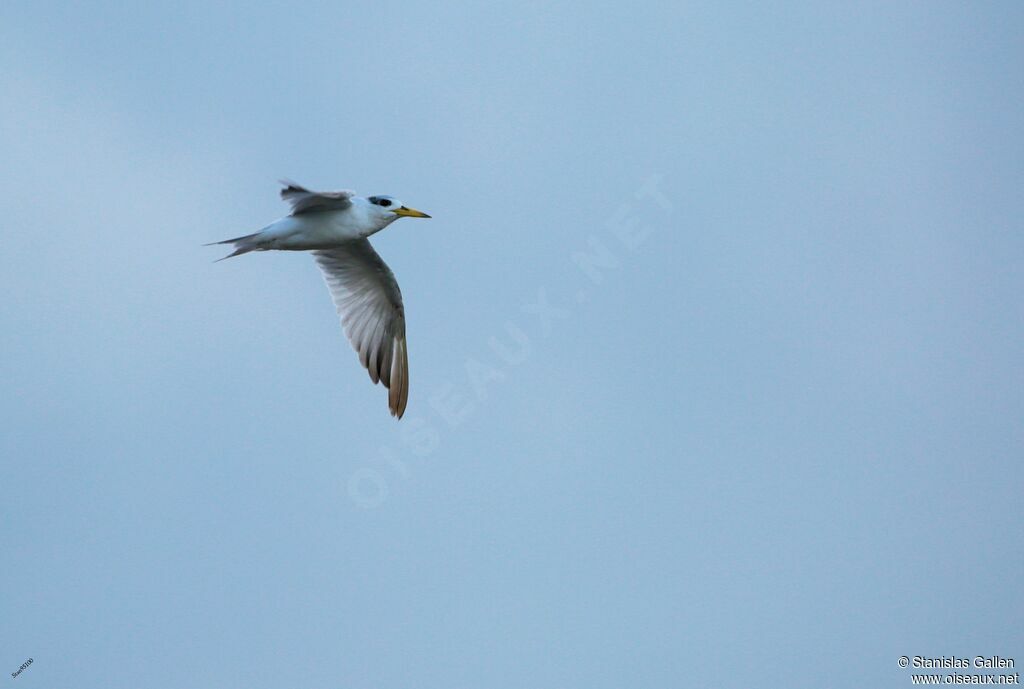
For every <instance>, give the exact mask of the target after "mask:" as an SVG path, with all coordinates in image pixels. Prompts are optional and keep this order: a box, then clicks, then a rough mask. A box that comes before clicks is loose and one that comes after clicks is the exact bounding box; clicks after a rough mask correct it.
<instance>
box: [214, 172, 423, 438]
mask: <svg viewBox="0 0 1024 689" xmlns="http://www.w3.org/2000/svg"><path fill="white" fill-rule="evenodd" d="M283 184H284V185H285V188H284V189H282V190H281V197H282V198H284V199H285V200H286V201H288V202H289V203H290V204H291V205H292V213H291V214H290V215H286V216H285V217H283V218H281V219H279V220H277V221H275V222H273V223H271V224H270V225H267V226H266V227H264V228H263V229H262V230H260V231H259V232H256V233H254V234H250V235H246V236H244V237H236V238H234V239H227V240H224V241H222V242H215V243H216V244H233V245H234V247H235V251H234V252H233V253H231V254H228V255H227V256H225V257H224V258H231V257H232V256H238V255H240V254H246V253H249V252H250V251H273V250H277V251H312V252H313V255H314V256H315V257H316V261H317V264H318V265H319V266H320V269H321V270H322V271H323V274H324V278H325V280H326V281H327V286H328V288H329V289H330V291H331V296H332V298H333V299H334V304H335V306H336V307H337V310H338V314H339V315H340V316H341V319H342V325H343V326H344V328H345V333H346V334H347V335H348V338H349V341H350V342H351V343H352V346H353V347H354V348H355V350H356V351H357V352H358V353H359V360H360V362H361V363H362V364H363V366H364V367H366V370H367V371H368V372H369V374H370V379H371V380H372V381H373V382H374V383H376V382H378V381H379V382H382V383H383V384H384V386H385V387H387V388H389V395H388V406H389V407H390V409H391V413H392V415H394V416H397V417H399V418H401V416H402V414H403V413H404V412H405V406H406V403H407V401H408V397H409V372H408V368H409V358H408V351H407V349H406V340H405V310H404V307H403V305H402V293H401V291H400V290H399V289H398V283H397V282H396V281H395V276H394V274H393V273H392V272H391V269H389V268H388V266H387V264H386V263H384V261H383V260H382V259H381V257H380V256H379V255H377V252H376V251H374V250H373V247H372V246H370V242H369V241H367V237H369V236H370V235H372V234H375V233H377V232H380V231H381V230H383V229H384V228H385V227H387V226H388V225H390V224H391V223H393V222H394V221H395V220H397V219H398V218H400V217H402V216H408V217H414V218H429V217H430V216H429V215H427V214H425V213H421V212H420V211H417V210H415V209H412V208H408V207H406V206H403V205H402V204H401V203H400V202H399V201H396V200H395V199H393V198H391V197H389V196H371V197H368V198H363V197H359V196H356V195H355V192H352V191H337V192H314V191H310V190H308V189H305V188H304V187H300V186H299V185H297V184H294V183H291V182H283ZM221 260H223V259H221Z"/></svg>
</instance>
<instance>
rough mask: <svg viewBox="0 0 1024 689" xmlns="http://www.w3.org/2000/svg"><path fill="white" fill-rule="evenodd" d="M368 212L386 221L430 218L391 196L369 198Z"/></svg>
mask: <svg viewBox="0 0 1024 689" xmlns="http://www.w3.org/2000/svg"><path fill="white" fill-rule="evenodd" d="M366 200H367V201H369V202H370V210H371V212H372V213H374V214H375V215H377V216H379V217H380V218H382V219H386V220H388V221H391V220H398V218H401V217H408V218H429V217H430V216H429V215H427V214H426V213H424V212H422V211H418V210H416V209H415V208H410V207H409V206H406V205H405V204H403V203H402V202H401V201H399V200H398V199H396V198H395V197H393V196H370V197H367V199H366Z"/></svg>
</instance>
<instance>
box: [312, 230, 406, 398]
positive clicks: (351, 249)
mask: <svg viewBox="0 0 1024 689" xmlns="http://www.w3.org/2000/svg"><path fill="white" fill-rule="evenodd" d="M313 256H314V257H315V258H316V262H317V265H319V266H320V270H321V271H323V274H324V280H325V281H326V282H327V288H328V289H329V290H330V292H331V298H332V299H333V300H334V305H335V307H336V308H337V310H338V314H339V315H340V316H341V322H342V326H343V327H344V329H345V334H346V335H347V336H348V339H349V342H351V343H352V348H353V349H355V350H356V352H357V353H358V355H359V362H360V363H361V364H362V365H363V367H364V368H366V370H367V372H368V373H369V375H370V380H372V381H373V382H374V383H377V382H380V383H383V384H384V386H385V387H387V388H388V389H389V391H388V407H389V408H390V409H391V414H392V416H397V417H398V418H402V414H404V413H405V407H406V405H407V404H408V401H409V354H408V350H407V349H406V342H405V309H404V307H403V306H402V293H401V291H400V290H399V289H398V282H397V281H396V280H395V275H394V273H392V272H391V269H390V268H388V266H387V264H386V263H384V261H383V259H381V257H380V256H379V255H378V254H377V252H376V251H374V250H373V247H372V246H370V242H369V241H367V240H366V239H356V240H353V241H351V242H347V243H346V244H344V245H343V246H340V247H337V248H334V249H322V250H318V251H314V252H313Z"/></svg>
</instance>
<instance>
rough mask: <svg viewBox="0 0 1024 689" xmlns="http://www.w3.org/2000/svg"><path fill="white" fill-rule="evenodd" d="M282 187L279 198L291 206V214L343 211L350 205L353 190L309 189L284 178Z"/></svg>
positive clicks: (353, 193)
mask: <svg viewBox="0 0 1024 689" xmlns="http://www.w3.org/2000/svg"><path fill="white" fill-rule="evenodd" d="M281 184H283V185H284V189H282V190H281V198H282V199H284V200H285V201H287V202H288V203H290V204H291V206H292V215H300V214H302V213H318V212H321V211H343V210H345V209H346V208H348V207H349V206H351V205H352V197H353V196H355V195H356V193H355V192H354V191H351V190H349V189H342V190H341V191H310V190H309V189H306V188H305V187H303V186H300V185H298V184H296V183H295V182H289V181H288V180H286V179H283V180H281Z"/></svg>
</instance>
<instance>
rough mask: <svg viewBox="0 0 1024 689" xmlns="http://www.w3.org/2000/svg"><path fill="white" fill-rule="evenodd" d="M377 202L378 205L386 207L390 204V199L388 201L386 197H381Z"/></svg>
mask: <svg viewBox="0 0 1024 689" xmlns="http://www.w3.org/2000/svg"><path fill="white" fill-rule="evenodd" d="M377 203H379V204H380V205H382V206H384V207H385V208H387V207H388V206H390V205H391V202H390V201H388V200H387V199H381V200H380V201H378V202H377Z"/></svg>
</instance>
